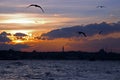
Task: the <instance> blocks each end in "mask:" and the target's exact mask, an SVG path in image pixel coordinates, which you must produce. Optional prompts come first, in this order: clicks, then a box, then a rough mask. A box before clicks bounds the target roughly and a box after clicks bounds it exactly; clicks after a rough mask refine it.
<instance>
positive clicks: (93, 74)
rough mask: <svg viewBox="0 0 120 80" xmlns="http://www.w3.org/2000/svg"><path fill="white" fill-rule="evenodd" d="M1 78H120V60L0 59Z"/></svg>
mask: <svg viewBox="0 0 120 80" xmlns="http://www.w3.org/2000/svg"><path fill="white" fill-rule="evenodd" d="M0 80H120V61H47V60H45V61H41V60H21V61H20V60H17V61H0Z"/></svg>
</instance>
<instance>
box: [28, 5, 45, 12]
mask: <svg viewBox="0 0 120 80" xmlns="http://www.w3.org/2000/svg"><path fill="white" fill-rule="evenodd" d="M31 6H34V7H38V8H40V9H41V10H42V12H43V13H45V11H44V10H43V8H42V7H41V6H39V5H37V4H31V5H29V6H28V7H27V8H29V7H31Z"/></svg>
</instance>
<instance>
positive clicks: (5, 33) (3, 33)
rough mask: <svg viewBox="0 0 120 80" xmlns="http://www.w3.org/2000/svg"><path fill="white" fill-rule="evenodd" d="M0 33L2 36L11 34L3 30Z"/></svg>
mask: <svg viewBox="0 0 120 80" xmlns="http://www.w3.org/2000/svg"><path fill="white" fill-rule="evenodd" d="M0 35H2V36H11V34H10V33H7V32H2V33H1V34H0Z"/></svg>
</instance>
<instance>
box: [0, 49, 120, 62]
mask: <svg viewBox="0 0 120 80" xmlns="http://www.w3.org/2000/svg"><path fill="white" fill-rule="evenodd" d="M0 60H90V61H95V60H120V54H119V53H115V52H106V51H104V49H101V50H99V51H98V52H82V51H68V52H36V51H33V52H21V51H14V50H11V49H10V50H8V51H6V50H2V51H0Z"/></svg>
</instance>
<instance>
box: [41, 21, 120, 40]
mask: <svg viewBox="0 0 120 80" xmlns="http://www.w3.org/2000/svg"><path fill="white" fill-rule="evenodd" d="M78 31H82V32H85V33H86V35H87V36H88V37H90V36H94V35H96V34H99V32H101V35H108V34H111V33H117V32H120V22H117V23H111V24H108V23H106V22H102V23H100V24H97V23H95V24H89V25H85V26H73V27H67V28H62V29H56V30H52V31H50V32H48V33H44V34H42V35H41V37H40V38H41V39H48V40H49V39H57V38H72V37H78V36H80V35H79V34H78V33H77V32H78Z"/></svg>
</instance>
